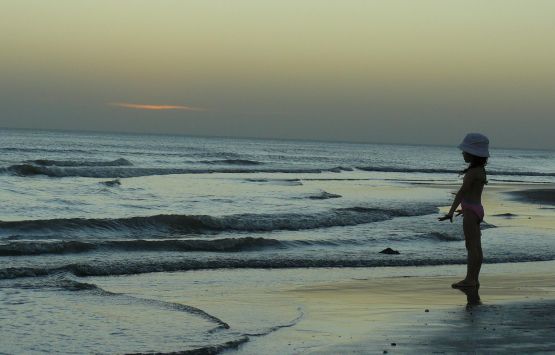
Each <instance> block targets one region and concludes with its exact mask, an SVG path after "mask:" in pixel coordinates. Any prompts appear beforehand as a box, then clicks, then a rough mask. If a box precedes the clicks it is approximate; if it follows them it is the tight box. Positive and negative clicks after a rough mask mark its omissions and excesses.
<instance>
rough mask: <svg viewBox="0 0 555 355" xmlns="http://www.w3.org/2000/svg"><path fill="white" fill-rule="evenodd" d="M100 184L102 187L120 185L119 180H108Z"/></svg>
mask: <svg viewBox="0 0 555 355" xmlns="http://www.w3.org/2000/svg"><path fill="white" fill-rule="evenodd" d="M100 183H101V184H102V185H106V186H119V185H121V181H119V179H115V180H109V181H102V182H100Z"/></svg>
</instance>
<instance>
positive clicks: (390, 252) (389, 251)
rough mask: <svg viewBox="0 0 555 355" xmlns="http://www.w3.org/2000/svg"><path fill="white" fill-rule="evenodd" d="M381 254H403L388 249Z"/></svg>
mask: <svg viewBox="0 0 555 355" xmlns="http://www.w3.org/2000/svg"><path fill="white" fill-rule="evenodd" d="M380 254H391V255H397V254H401V253H399V252H398V251H397V250H393V249H391V248H387V249H384V250H382V251H380Z"/></svg>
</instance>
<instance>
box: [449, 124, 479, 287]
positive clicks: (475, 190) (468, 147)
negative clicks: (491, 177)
mask: <svg viewBox="0 0 555 355" xmlns="http://www.w3.org/2000/svg"><path fill="white" fill-rule="evenodd" d="M459 148H460V149H461V150H462V151H463V157H464V161H465V162H467V163H469V166H468V168H466V169H465V170H464V171H463V173H464V179H463V184H462V186H461V188H460V190H459V191H458V192H457V194H456V195H455V200H454V201H453V204H452V205H451V209H450V210H449V212H448V213H447V214H446V215H445V216H444V217H441V218H439V220H440V221H445V220H447V219H448V220H450V221H451V222H453V213H454V212H455V210H456V209H457V207H458V206H459V204H460V205H461V211H460V213H462V214H463V230H464V240H465V245H466V250H467V252H468V259H467V272H466V277H465V278H464V280H462V281H459V282H457V283H454V284H453V285H452V286H453V287H455V288H458V287H477V286H479V285H480V283H479V282H478V276H479V274H480V268H481V266H482V260H483V254H482V242H481V239H480V238H481V235H482V233H481V232H480V222H482V220H483V219H484V208H483V207H482V190H483V189H484V185H485V184H487V180H486V170H485V165H486V164H487V161H488V157H489V149H488V148H489V140H488V138H487V137H486V136H484V135H482V134H479V133H469V134H467V135H466V137H464V140H463V142H462V143H461V144H459ZM457 212H459V211H457ZM460 213H459V214H460Z"/></svg>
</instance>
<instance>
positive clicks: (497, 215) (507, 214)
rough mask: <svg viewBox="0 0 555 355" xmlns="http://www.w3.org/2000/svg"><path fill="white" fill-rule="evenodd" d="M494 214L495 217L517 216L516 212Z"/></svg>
mask: <svg viewBox="0 0 555 355" xmlns="http://www.w3.org/2000/svg"><path fill="white" fill-rule="evenodd" d="M493 216H495V217H505V218H513V217H516V216H517V215H516V214H513V213H499V214H494V215H493Z"/></svg>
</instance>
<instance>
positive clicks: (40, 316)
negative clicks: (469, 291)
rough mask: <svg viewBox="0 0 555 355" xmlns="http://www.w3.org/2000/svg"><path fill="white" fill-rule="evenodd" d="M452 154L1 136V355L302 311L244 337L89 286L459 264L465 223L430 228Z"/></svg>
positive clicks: (177, 335)
mask: <svg viewBox="0 0 555 355" xmlns="http://www.w3.org/2000/svg"><path fill="white" fill-rule="evenodd" d="M455 145H456V144H454V146H455ZM454 146H453V147H439V146H409V145H384V144H379V145H378V144H350V143H329V142H301V141H281V140H258V139H231V138H198V137H185V136H165V135H164V136H163V135H131V134H102V133H79V132H50V131H26V130H0V153H1V154H0V184H1V185H0V186H2V188H1V189H0V198H1V201H2V205H1V206H0V262H1V264H0V320H2V322H1V324H2V325H0V330H1V331H2V333H3V334H4V335H3V336H2V342H1V343H0V352H13V353H22V352H28V353H33V352H36V353H42V352H56V353H82V352H100V353H105V352H116V353H125V352H172V351H183V350H194V349H207V348H211V347H221V348H226V347H232V346H234V345H236V344H240V343H242V342H245V341H247V340H248V336H249V335H251V336H252V334H263V333H265V332H269V331H272V330H273V329H278V328H279V327H280V326H287V325H288V324H289V323H290V322H291V319H295V317H296V316H295V312H293V313H291V314H288V315H287V316H284V318H283V319H274V322H272V323H271V324H264V322H262V321H258V322H254V323H252V324H249V325H248V327H243V328H241V327H238V328H237V327H233V326H230V325H229V324H228V323H226V320H225V319H223V318H221V317H218V316H217V315H213V314H210V313H208V312H206V311H205V310H202V309H199V308H195V307H193V306H190V305H185V304H182V303H176V302H172V301H171V300H168V299H166V300H160V299H150V298H144V297H139V296H137V295H130V294H127V293H125V292H121V293H118V292H111V291H107V290H105V289H103V288H101V287H100V286H99V285H98V284H95V283H94V282H93V281H94V280H95V277H96V278H98V277H104V278H105V280H108V281H106V282H108V283H109V282H112V283H117V282H118V277H121V276H122V275H161V274H164V273H166V274H167V275H171V273H172V272H176V271H190V272H193V270H207V269H217V270H237V271H238V272H240V271H241V270H245V271H247V270H253V269H266V268H296V269H299V268H301V269H304V268H312V267H334V268H344V267H373V268H381V267H386V266H422V265H449V264H461V263H465V255H466V254H465V251H464V243H462V242H461V241H462V240H463V236H462V228H461V225H460V221H458V222H456V223H453V224H449V223H436V218H437V216H438V213H439V208H440V207H442V206H446V205H449V204H450V202H451V198H452V197H451V195H450V193H449V192H450V190H449V189H448V188H447V187H446V188H444V189H441V188H437V186H443V185H450V184H454V183H460V182H461V177H460V176H459V172H460V171H461V170H462V169H464V167H465V165H464V161H463V159H462V157H461V154H460V152H459V151H458V150H457V149H456V148H455V147H454ZM487 170H488V179H489V181H490V183H492V184H495V183H499V182H503V183H514V184H519V183H527V184H530V183H537V184H541V183H554V182H555V152H553V151H535V150H508V149H495V148H493V149H492V159H491V161H490V164H489V165H488V169H487ZM483 229H484V240H486V237H487V242H486V241H485V243H487V244H488V253H487V262H490V263H500V262H511V263H518V262H526V261H539V260H554V259H555V248H553V245H555V244H554V236H552V235H550V233H549V232H545V231H542V230H539V229H538V230H534V231H530V230H526V231H523V230H521V229H518V228H512V229H507V228H496V226H494V225H492V224H489V223H487V217H486V223H484V224H483ZM387 247H391V248H393V249H396V250H400V251H401V255H395V256H392V255H386V254H381V253H379V252H380V251H381V250H383V249H385V248H387ZM149 273H157V274H149ZM240 279H241V278H240V277H239V278H238V280H240ZM113 280H115V281H113ZM152 281H153V280H152V278H151V279H149V282H151V283H152ZM203 282H204V283H203V287H208V288H210V287H213V288H214V289H217V285H213V286H210V282H209V281H207V280H203ZM245 282H247V281H245ZM6 334H7V335H6ZM21 339H25V341H21Z"/></svg>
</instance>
